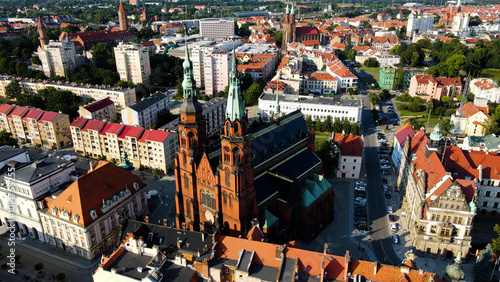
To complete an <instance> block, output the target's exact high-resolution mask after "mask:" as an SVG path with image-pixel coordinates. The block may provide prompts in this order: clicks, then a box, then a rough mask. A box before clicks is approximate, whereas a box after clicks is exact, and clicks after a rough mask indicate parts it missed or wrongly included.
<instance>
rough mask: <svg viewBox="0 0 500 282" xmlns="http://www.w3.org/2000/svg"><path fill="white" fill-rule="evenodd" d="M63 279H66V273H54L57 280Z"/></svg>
mask: <svg viewBox="0 0 500 282" xmlns="http://www.w3.org/2000/svg"><path fill="white" fill-rule="evenodd" d="M64 279H66V274H64V273H62V272H59V273H58V274H57V275H56V280H57V281H64Z"/></svg>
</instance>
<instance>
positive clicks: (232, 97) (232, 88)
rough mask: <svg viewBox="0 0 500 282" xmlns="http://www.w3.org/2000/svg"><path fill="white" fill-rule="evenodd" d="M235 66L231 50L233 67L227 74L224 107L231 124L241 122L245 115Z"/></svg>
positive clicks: (239, 80) (234, 58) (239, 81)
mask: <svg viewBox="0 0 500 282" xmlns="http://www.w3.org/2000/svg"><path fill="white" fill-rule="evenodd" d="M236 65H237V64H236V54H235V51H234V48H233V65H232V69H231V73H230V74H229V94H228V96H227V105H226V115H227V117H228V118H229V120H231V121H232V122H234V121H235V120H239V121H242V120H243V117H244V115H245V112H244V105H243V98H242V97H241V96H242V95H241V78H240V75H239V73H238V69H237V66H236Z"/></svg>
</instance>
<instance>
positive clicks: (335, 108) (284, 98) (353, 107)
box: [259, 93, 363, 123]
mask: <svg viewBox="0 0 500 282" xmlns="http://www.w3.org/2000/svg"><path fill="white" fill-rule="evenodd" d="M276 95H277V94H268V93H263V94H262V95H261V96H260V97H259V115H260V116H261V117H262V118H263V119H269V118H270V117H271V116H272V115H273V113H274V112H275V111H276ZM278 95H279V98H278V100H279V107H280V109H279V110H280V113H282V114H283V113H284V114H289V113H291V112H293V111H296V110H298V109H300V110H301V112H302V114H303V115H304V116H311V117H312V119H313V120H317V119H321V120H322V121H324V120H325V119H326V117H327V116H331V117H332V118H333V120H335V119H336V118H339V119H340V120H341V121H343V120H345V119H347V120H349V121H350V122H351V123H353V122H359V121H361V112H362V108H363V105H362V102H361V100H353V99H334V98H330V97H314V95H309V96H302V95H299V96H297V95H286V94H285V95H283V94H278Z"/></svg>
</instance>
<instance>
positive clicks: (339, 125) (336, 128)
mask: <svg viewBox="0 0 500 282" xmlns="http://www.w3.org/2000/svg"><path fill="white" fill-rule="evenodd" d="M342 129H343V125H342V122H341V121H340V119H339V118H336V119H335V120H334V121H333V132H335V133H342Z"/></svg>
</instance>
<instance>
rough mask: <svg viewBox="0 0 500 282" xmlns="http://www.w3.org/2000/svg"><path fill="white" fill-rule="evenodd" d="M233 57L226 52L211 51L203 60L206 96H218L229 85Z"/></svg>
mask: <svg viewBox="0 0 500 282" xmlns="http://www.w3.org/2000/svg"><path fill="white" fill-rule="evenodd" d="M231 64H232V57H231V54H230V53H229V52H226V51H209V52H208V53H206V54H205V56H204V58H203V84H204V85H205V94H206V95H211V96H217V93H219V91H224V88H226V86H228V85H229V69H230V67H231Z"/></svg>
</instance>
